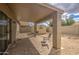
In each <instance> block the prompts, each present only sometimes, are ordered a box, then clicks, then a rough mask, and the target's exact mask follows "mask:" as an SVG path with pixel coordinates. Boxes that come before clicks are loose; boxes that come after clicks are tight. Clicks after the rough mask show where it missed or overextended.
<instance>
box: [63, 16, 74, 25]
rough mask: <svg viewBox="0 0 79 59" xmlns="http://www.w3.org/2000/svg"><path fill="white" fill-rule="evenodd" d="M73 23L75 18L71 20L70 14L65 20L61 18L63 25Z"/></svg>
mask: <svg viewBox="0 0 79 59" xmlns="http://www.w3.org/2000/svg"><path fill="white" fill-rule="evenodd" d="M74 23H75V20H73V17H71V16H70V17H69V18H68V19H66V20H62V25H63V26H69V25H72V24H74Z"/></svg>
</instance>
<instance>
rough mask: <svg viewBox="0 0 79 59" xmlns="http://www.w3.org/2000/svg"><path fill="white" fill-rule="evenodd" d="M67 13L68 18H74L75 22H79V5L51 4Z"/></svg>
mask: <svg viewBox="0 0 79 59" xmlns="http://www.w3.org/2000/svg"><path fill="white" fill-rule="evenodd" d="M50 4H51V5H54V6H55V7H57V8H60V9H62V10H64V11H65V13H64V14H65V15H66V16H68V17H69V16H72V17H73V19H74V20H75V21H79V3H50Z"/></svg>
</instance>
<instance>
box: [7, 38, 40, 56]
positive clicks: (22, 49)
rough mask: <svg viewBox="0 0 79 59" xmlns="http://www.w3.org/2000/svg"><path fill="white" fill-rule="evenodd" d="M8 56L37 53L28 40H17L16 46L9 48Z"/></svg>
mask: <svg viewBox="0 0 79 59" xmlns="http://www.w3.org/2000/svg"><path fill="white" fill-rule="evenodd" d="M8 54H9V55H39V52H38V51H37V50H36V48H35V47H34V46H33V44H32V43H31V42H30V40H29V39H27V38H24V39H21V40H17V42H16V44H15V45H14V46H12V47H11V48H9V50H8Z"/></svg>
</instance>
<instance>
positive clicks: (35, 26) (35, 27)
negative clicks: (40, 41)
mask: <svg viewBox="0 0 79 59" xmlns="http://www.w3.org/2000/svg"><path fill="white" fill-rule="evenodd" d="M36 32H37V23H34V36H35V37H36Z"/></svg>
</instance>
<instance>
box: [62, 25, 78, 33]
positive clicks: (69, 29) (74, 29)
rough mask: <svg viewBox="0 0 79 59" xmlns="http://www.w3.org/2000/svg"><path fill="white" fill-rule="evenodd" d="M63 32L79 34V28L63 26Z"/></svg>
mask: <svg viewBox="0 0 79 59" xmlns="http://www.w3.org/2000/svg"><path fill="white" fill-rule="evenodd" d="M61 32H62V33H63V34H79V26H63V27H61Z"/></svg>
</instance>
